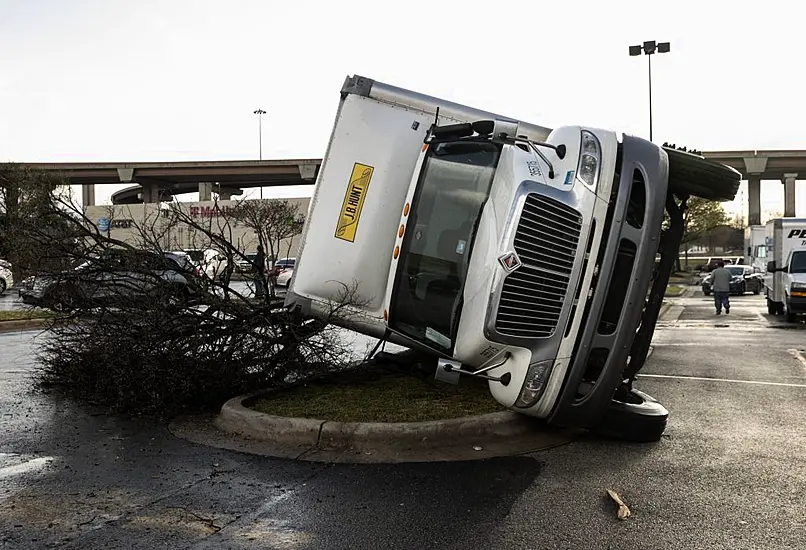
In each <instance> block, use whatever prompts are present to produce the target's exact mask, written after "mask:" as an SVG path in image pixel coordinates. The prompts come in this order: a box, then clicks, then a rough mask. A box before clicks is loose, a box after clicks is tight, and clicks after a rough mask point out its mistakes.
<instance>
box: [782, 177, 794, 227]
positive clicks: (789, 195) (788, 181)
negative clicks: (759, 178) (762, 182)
mask: <svg viewBox="0 0 806 550" xmlns="http://www.w3.org/2000/svg"><path fill="white" fill-rule="evenodd" d="M797 179H798V175H797V174H784V177H783V178H781V182H782V183H783V184H784V217H785V218H794V217H795V215H796V214H795V182H796V181H797Z"/></svg>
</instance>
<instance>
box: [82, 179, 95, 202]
mask: <svg viewBox="0 0 806 550" xmlns="http://www.w3.org/2000/svg"><path fill="white" fill-rule="evenodd" d="M81 204H82V206H84V208H86V207H88V206H95V184H94V183H88V184H84V185H82V186H81Z"/></svg>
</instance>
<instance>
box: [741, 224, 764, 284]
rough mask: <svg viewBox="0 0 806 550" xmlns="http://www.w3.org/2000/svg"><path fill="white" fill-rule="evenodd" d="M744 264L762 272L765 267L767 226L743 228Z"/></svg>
mask: <svg viewBox="0 0 806 550" xmlns="http://www.w3.org/2000/svg"><path fill="white" fill-rule="evenodd" d="M744 264H745V265H749V266H751V267H753V269H754V270H758V272H760V273H763V272H764V271H766V269H767V226H766V225H750V226H748V227H745V228H744Z"/></svg>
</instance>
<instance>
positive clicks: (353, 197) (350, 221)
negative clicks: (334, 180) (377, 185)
mask: <svg viewBox="0 0 806 550" xmlns="http://www.w3.org/2000/svg"><path fill="white" fill-rule="evenodd" d="M373 170H375V169H374V168H373V167H372V166H367V165H366V164H359V163H357V162H356V163H355V165H354V166H353V173H352V175H351V176H350V184H349V185H348V186H347V193H345V195H344V203H343V204H342V205H341V214H339V223H338V225H336V238H337V239H342V240H344V241H348V242H351V243H352V242H355V232H356V231H357V230H358V220H359V218H361V208H363V207H364V199H365V198H366V196H367V190H368V189H369V180H371V179H372V172H373Z"/></svg>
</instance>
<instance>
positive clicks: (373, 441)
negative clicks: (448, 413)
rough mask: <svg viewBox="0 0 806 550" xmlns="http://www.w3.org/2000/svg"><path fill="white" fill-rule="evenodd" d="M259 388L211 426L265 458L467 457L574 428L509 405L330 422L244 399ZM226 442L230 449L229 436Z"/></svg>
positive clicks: (568, 435) (566, 436)
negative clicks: (433, 416)
mask: <svg viewBox="0 0 806 550" xmlns="http://www.w3.org/2000/svg"><path fill="white" fill-rule="evenodd" d="M269 391H271V390H269ZM265 393H267V392H266V391H263V392H258V393H254V394H249V395H241V396H238V397H234V398H232V399H230V400H229V401H227V402H226V403H225V404H224V405H223V406H222V407H221V411H220V413H219V414H218V415H217V416H216V417H215V419H214V420H213V425H214V426H215V428H217V429H218V430H220V432H224V433H225V434H227V436H229V437H230V438H231V437H232V436H240V437H243V438H246V442H252V445H251V446H252V447H258V448H259V449H258V450H255V451H253V452H255V453H256V454H262V455H266V456H275V457H284V458H294V459H298V460H308V461H315V462H347V463H365V462H420V461H449V460H473V459H484V458H491V457H495V456H511V455H515V454H523V453H527V452H534V451H539V450H544V449H548V448H552V447H556V446H558V445H562V444H564V443H568V442H570V441H572V440H573V439H575V438H576V437H578V435H579V433H580V432H579V431H573V430H560V429H556V428H551V427H548V426H546V425H545V423H544V422H541V421H540V420H538V419H535V418H531V417H528V416H525V415H522V414H518V413H515V412H512V411H502V412H495V413H490V414H484V415H479V416H469V417H461V418H451V419H446V420H433V421H427V422H336V421H331V420H323V419H314V418H291V417H283V416H273V415H269V414H264V413H261V412H258V411H255V410H253V409H250V408H248V407H247V406H245V405H244V403H248V402H249V401H250V400H251V399H253V398H255V397H257V396H259V395H263V394H265ZM177 430H178V431H180V432H184V433H185V434H184V435H185V436H188V437H189V438H191V439H195V440H197V441H199V442H203V443H207V444H210V440H211V439H219V437H218V436H216V435H215V434H213V435H212V437H211V435H210V434H209V433H208V434H207V435H206V436H205V437H204V438H202V439H205V440H206V441H201V440H200V438H198V437H194V436H193V435H192V434H188V432H189V431H193V430H192V428H191V429H189V428H187V426H178V428H177ZM177 435H179V434H177ZM212 444H213V445H215V446H221V445H217V444H216V443H215V442H213V443H212ZM255 444H257V445H255ZM244 445H246V446H247V447H248V446H249V445H248V444H247V443H244ZM225 446H226V447H227V448H232V447H231V439H230V440H229V442H228V443H226V444H225ZM244 450H246V451H247V452H249V450H248V449H244Z"/></svg>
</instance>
